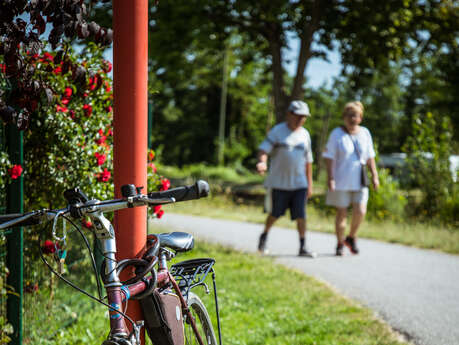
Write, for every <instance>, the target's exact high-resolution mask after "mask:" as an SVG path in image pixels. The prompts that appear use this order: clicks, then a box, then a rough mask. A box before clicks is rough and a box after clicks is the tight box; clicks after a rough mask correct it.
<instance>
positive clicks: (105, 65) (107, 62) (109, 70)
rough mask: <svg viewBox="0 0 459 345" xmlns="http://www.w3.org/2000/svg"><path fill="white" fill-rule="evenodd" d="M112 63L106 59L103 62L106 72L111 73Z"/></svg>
mask: <svg viewBox="0 0 459 345" xmlns="http://www.w3.org/2000/svg"><path fill="white" fill-rule="evenodd" d="M112 67H113V66H112V64H111V62H110V61H107V60H104V61H103V62H102V69H103V70H104V72H105V73H110V72H111V71H112Z"/></svg>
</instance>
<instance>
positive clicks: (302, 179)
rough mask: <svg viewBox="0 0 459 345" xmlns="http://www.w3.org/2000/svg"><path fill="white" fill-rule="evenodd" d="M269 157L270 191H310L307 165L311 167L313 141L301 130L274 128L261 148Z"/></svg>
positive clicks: (283, 123)
mask: <svg viewBox="0 0 459 345" xmlns="http://www.w3.org/2000/svg"><path fill="white" fill-rule="evenodd" d="M259 149H260V150H263V151H265V152H266V153H267V154H269V156H270V164H269V174H268V177H267V178H266V180H265V186H266V187H267V188H275V189H282V190H295V189H301V188H307V187H308V180H307V178H306V163H312V161H313V159H312V150H311V137H310V136H309V132H308V131H307V130H306V129H305V128H303V127H300V128H298V129H297V130H295V131H292V130H291V129H290V128H289V127H288V126H287V123H286V122H282V123H279V124H277V125H276V126H274V127H273V128H272V129H271V130H270V131H269V133H268V135H267V136H266V139H265V140H264V141H263V142H262V143H261V144H260V146H259Z"/></svg>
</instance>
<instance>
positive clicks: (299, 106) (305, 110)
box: [288, 101, 311, 116]
mask: <svg viewBox="0 0 459 345" xmlns="http://www.w3.org/2000/svg"><path fill="white" fill-rule="evenodd" d="M288 111H289V112H291V113H293V114H295V115H301V116H311V113H310V112H309V107H308V105H307V104H306V103H304V102H303V101H292V102H291V103H290V105H289V106H288Z"/></svg>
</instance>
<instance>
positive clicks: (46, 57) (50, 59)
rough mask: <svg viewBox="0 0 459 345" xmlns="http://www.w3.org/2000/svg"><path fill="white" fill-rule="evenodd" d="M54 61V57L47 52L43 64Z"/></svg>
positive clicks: (42, 59)
mask: <svg viewBox="0 0 459 345" xmlns="http://www.w3.org/2000/svg"><path fill="white" fill-rule="evenodd" d="M53 60H54V56H52V55H51V54H50V53H48V52H45V53H44V54H43V57H42V58H41V61H42V62H52V61H53Z"/></svg>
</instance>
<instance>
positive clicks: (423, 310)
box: [160, 213, 459, 345]
mask: <svg viewBox="0 0 459 345" xmlns="http://www.w3.org/2000/svg"><path fill="white" fill-rule="evenodd" d="M160 224H161V225H167V226H170V227H171V228H175V229H177V230H181V231H187V232H190V233H192V234H194V235H195V236H196V237H198V238H201V239H207V240H209V241H211V242H218V243H221V244H224V245H229V246H232V247H234V248H236V249H239V250H242V251H246V252H254V251H255V249H256V244H257V241H258V235H259V234H260V232H261V230H262V226H261V225H257V224H250V223H243V222H236V221H227V220H216V219H209V218H201V217H194V216H185V215H177V214H171V213H167V214H166V215H165V216H164V217H163V218H162V219H161V220H160ZM307 241H308V246H309V247H310V248H311V249H313V250H314V251H316V252H317V253H318V257H317V258H316V259H309V258H300V257H297V256H296V253H297V251H298V235H297V232H296V231H295V230H289V229H281V228H276V227H274V228H273V229H272V232H271V233H270V236H269V238H268V247H269V249H270V253H271V254H270V255H273V256H274V257H275V258H276V260H277V261H278V262H280V263H282V264H285V265H287V266H289V267H293V268H296V269H299V270H301V271H303V272H305V273H306V274H308V275H311V276H314V277H316V278H319V279H321V280H323V281H326V282H328V283H330V284H331V285H333V286H334V287H336V289H337V290H338V291H340V292H342V293H343V294H344V295H347V296H349V297H351V298H353V299H355V300H357V301H359V302H361V303H362V304H364V305H366V306H368V307H370V308H371V309H373V310H374V311H376V312H377V313H378V314H379V315H380V316H382V318H384V319H385V320H386V321H387V322H388V323H389V324H390V325H391V326H392V327H393V328H394V329H396V330H398V331H399V332H401V333H403V334H405V335H407V336H408V337H409V338H410V339H411V340H412V341H413V342H415V343H416V344H420V345H459V256H453V255H447V254H442V253H438V252H434V251H429V250H420V249H415V248H410V247H405V246H401V245H394V244H387V243H382V242H378V241H372V240H364V239H360V240H359V247H360V249H361V252H362V253H361V254H360V255H358V256H351V255H345V256H344V257H342V258H337V257H335V256H334V247H335V239H334V236H332V235H329V234H323V233H317V232H310V233H308V239H307ZM347 253H348V252H347Z"/></svg>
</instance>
